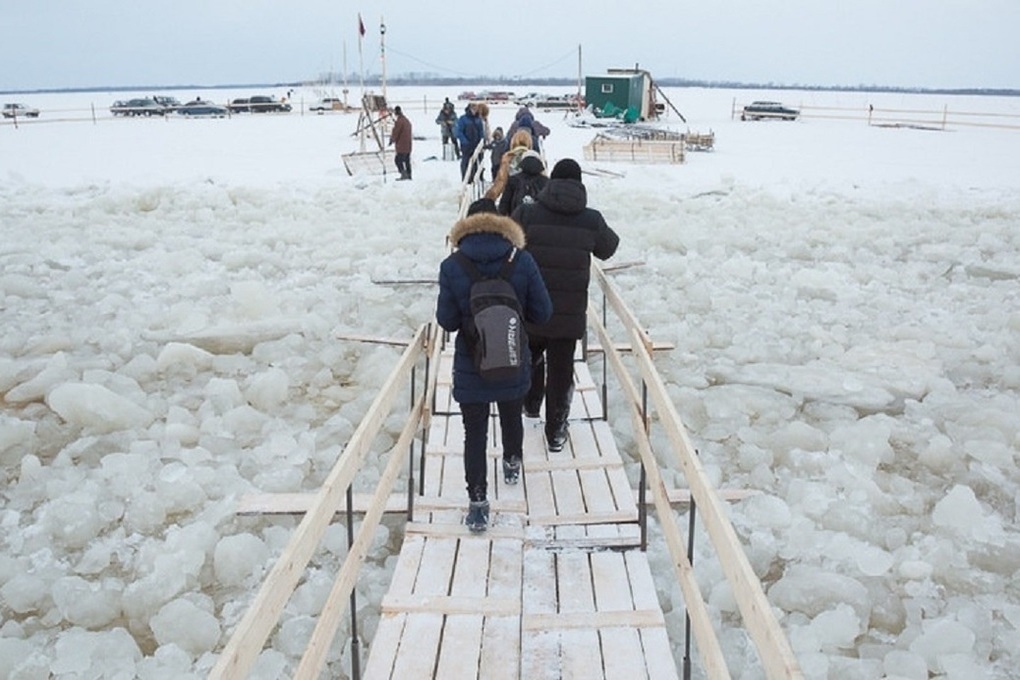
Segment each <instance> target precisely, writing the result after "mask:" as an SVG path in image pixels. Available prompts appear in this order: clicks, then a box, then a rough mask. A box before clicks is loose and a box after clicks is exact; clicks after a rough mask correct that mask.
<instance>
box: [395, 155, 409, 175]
mask: <svg viewBox="0 0 1020 680" xmlns="http://www.w3.org/2000/svg"><path fill="white" fill-rule="evenodd" d="M393 160H394V162H396V164H397V172H399V173H400V174H401V175H406V176H408V177H410V176H411V154H409V153H398V154H397V155H396V156H394V157H393Z"/></svg>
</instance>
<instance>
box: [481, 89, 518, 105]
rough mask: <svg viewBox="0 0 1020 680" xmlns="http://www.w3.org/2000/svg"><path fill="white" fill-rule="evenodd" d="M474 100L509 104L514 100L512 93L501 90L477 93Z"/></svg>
mask: <svg viewBox="0 0 1020 680" xmlns="http://www.w3.org/2000/svg"><path fill="white" fill-rule="evenodd" d="M476 99H477V100H478V101H485V102H510V101H513V100H514V93H513V92H505V91H503V90H484V91H482V92H479V93H478V95H477V97H476Z"/></svg>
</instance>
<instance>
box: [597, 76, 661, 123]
mask: <svg viewBox="0 0 1020 680" xmlns="http://www.w3.org/2000/svg"><path fill="white" fill-rule="evenodd" d="M650 89H651V77H650V76H649V75H648V72H647V71H623V70H619V71H614V70H610V71H609V73H607V74H606V75H601V76H586V77H585V79H584V100H585V103H586V104H587V105H588V106H591V107H593V109H594V110H595V111H596V112H600V113H601V114H602V115H605V116H607V117H613V116H617V115H618V114H619V113H620V112H626V113H624V116H623V117H624V120H626V121H627V122H634V121H635V120H638V119H643V118H647V117H648V111H647V110H646V107H647V101H648V92H649V90H650Z"/></svg>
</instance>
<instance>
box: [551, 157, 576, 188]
mask: <svg viewBox="0 0 1020 680" xmlns="http://www.w3.org/2000/svg"><path fill="white" fill-rule="evenodd" d="M549 177H550V178H551V179H576V180H577V181H578V182H580V181H581V166H580V165H578V164H577V161H575V160H574V159H573V158H564V159H562V160H560V161H559V162H558V163H556V165H554V166H553V169H552V174H550V175H549Z"/></svg>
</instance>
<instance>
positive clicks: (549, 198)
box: [512, 158, 620, 451]
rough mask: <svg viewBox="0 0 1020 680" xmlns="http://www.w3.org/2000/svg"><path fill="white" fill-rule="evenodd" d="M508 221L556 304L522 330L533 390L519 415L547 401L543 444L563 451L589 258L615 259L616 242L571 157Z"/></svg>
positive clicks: (533, 412) (582, 327)
mask: <svg viewBox="0 0 1020 680" xmlns="http://www.w3.org/2000/svg"><path fill="white" fill-rule="evenodd" d="M512 218H513V219H514V221H515V222H517V223H518V224H520V225H521V228H522V229H523V231H524V236H525V239H526V241H527V244H528V245H527V249H528V252H529V253H531V254H532V255H533V256H534V258H535V261H536V262H537V263H538V267H539V269H540V270H541V272H542V278H543V280H544V281H545V284H546V286H547V287H548V289H549V296H550V297H551V298H552V304H553V314H552V318H551V319H550V320H549V321H548V322H546V323H543V324H528V325H527V326H526V328H527V332H528V343H529V346H530V350H531V389H529V390H528V394H527V395H526V396H525V398H524V414H525V415H526V416H527V417H529V418H537V417H539V415H540V411H539V409H540V408H541V405H542V400H543V398H544V399H545V436H546V442H547V444H548V446H549V450H550V451H561V450H563V446H564V444H565V443H566V441H567V418H568V417H569V416H570V401H571V399H572V398H573V394H574V352H575V350H576V348H577V341H578V340H579V339H581V338H582V337H583V336H584V333H585V330H586V329H587V326H588V324H587V315H586V313H587V309H588V283H589V280H590V278H591V258H592V256H595V257H597V258H599V259H600V260H606V259H608V258H610V257H612V255H613V253H615V252H616V249H617V247H618V246H619V244H620V237H619V236H618V235H617V234H616V232H615V231H613V229H612V228H611V227H610V226H609V225H608V224H606V220H605V218H604V217H603V216H602V213H600V212H599V211H598V210H595V209H594V208H589V207H588V193H587V190H586V189H585V186H584V184H583V183H582V182H581V166H580V165H578V164H577V161H575V160H573V159H571V158H564V159H562V160H560V161H559V162H558V163H556V165H554V166H553V169H552V173H550V175H549V181H548V183H546V185H545V188H544V189H542V191H541V192H539V194H538V196H536V197H535V201H534V202H529V203H524V204H522V205H521V206H520V207H519V208H517V209H516V210H515V211H514V212H513V214H512Z"/></svg>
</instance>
